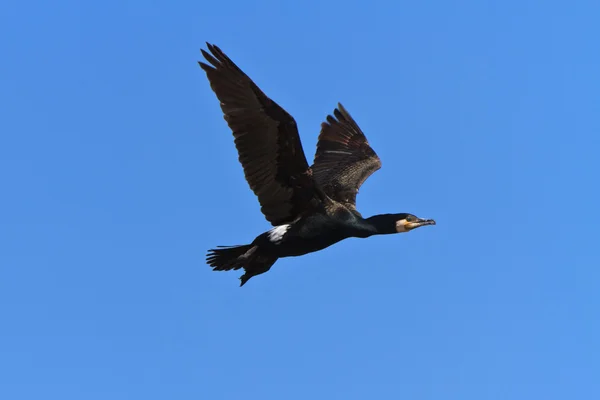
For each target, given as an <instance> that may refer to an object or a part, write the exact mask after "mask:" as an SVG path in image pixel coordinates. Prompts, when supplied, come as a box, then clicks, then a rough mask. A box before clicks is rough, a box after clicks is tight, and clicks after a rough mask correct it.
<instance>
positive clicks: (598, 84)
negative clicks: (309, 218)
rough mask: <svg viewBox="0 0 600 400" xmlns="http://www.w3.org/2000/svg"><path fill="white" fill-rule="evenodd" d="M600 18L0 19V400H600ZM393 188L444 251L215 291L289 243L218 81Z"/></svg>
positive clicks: (297, 271) (404, 14)
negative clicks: (233, 253)
mask: <svg viewBox="0 0 600 400" xmlns="http://www.w3.org/2000/svg"><path fill="white" fill-rule="evenodd" d="M598 15H600V3H598V2H596V1H591V0H590V1H573V2H569V3H566V2H558V1H515V0H509V1H504V2H485V1H475V0H472V1H453V2H447V1H421V2H414V1H411V2H408V1H379V2H377V1H374V2H370V3H365V2H353V1H344V2H341V1H330V2H317V1H305V2H298V3H292V2H276V1H254V2H246V1H239V0H232V1H230V2H203V1H193V2H192V1H181V2H167V1H148V2H143V1H139V0H137V1H119V2H116V1H103V2H77V1H58V2H39V1H38V2H36V1H34V2H17V1H8V2H3V3H2V5H1V6H0V47H1V49H2V64H1V66H0V70H1V71H2V73H1V76H2V78H0V109H1V110H2V118H0V132H1V133H0V183H1V186H2V196H0V210H1V211H0V247H1V251H0V321H1V324H0V355H1V356H0V398H3V399H11V400H18V399H41V398H43V399H61V400H67V399H86V400H93V399H107V398H110V399H114V400H118V399H136V398H140V399H142V398H143V399H170V398H173V399H175V398H176V399H188V398H189V399H192V398H193V399H198V398H201V399H214V400H217V399H240V398H246V399H292V400H293V399H305V398H316V399H330V398H340V399H365V398H377V399H445V400H451V399H457V400H471V399H472V400H484V399H485V400H487V399H498V400H500V399H502V400H504V399H511V400H520V399H523V400H525V399H527V400H529V399H532V398H534V399H546V400H547V399H567V398H574V399H593V398H600V383H599V382H600V381H599V379H598V376H599V373H600V341H599V339H598V338H599V337H600V322H599V321H600V311H599V310H600V294H599V293H600V290H599V289H600V272H599V267H600V257H599V256H598V251H597V248H596V246H597V240H598V233H597V229H598V223H599V222H600V215H599V212H598V211H597V205H598V200H599V196H598V186H597V184H598V173H599V171H600V165H598V164H599V163H598V161H597V152H598V133H599V132H600V118H599V117H598V110H599V109H600V95H599V93H600V78H599V74H598V71H600V51H598V39H597V38H598V37H600V28H599V27H598V23H597V20H598ZM205 41H210V42H213V43H216V44H218V45H219V46H220V47H221V48H222V49H223V50H224V51H225V52H226V53H227V54H228V55H230V56H231V57H232V58H233V59H234V60H235V62H237V63H238V64H239V65H240V66H241V67H242V68H243V69H244V70H245V71H246V72H247V73H248V74H249V75H250V76H251V77H252V78H253V79H254V80H255V81H256V82H257V83H258V84H259V85H260V87H261V88H262V89H263V90H264V91H265V92H266V93H267V94H268V95H269V96H271V97H272V98H273V99H275V100H276V101H277V102H278V103H279V104H281V105H282V106H283V107H284V108H286V109H287V110H288V111H289V112H290V113H291V114H292V115H293V116H294V117H295V118H296V121H297V122H298V125H299V127H300V132H301V137H302V140H303V145H304V148H305V151H306V153H307V156H308V157H309V158H310V160H312V156H313V154H314V149H315V144H316V138H317V135H318V132H319V124H320V123H321V121H323V119H324V118H325V116H326V115H327V114H328V113H330V112H331V111H332V110H333V108H334V107H335V105H336V104H337V102H338V101H340V102H342V103H343V104H344V105H345V107H346V108H347V109H348V110H349V111H350V112H351V113H352V115H353V116H354V118H355V119H356V120H357V121H358V123H359V124H360V126H361V127H362V129H363V130H364V131H365V133H366V134H367V137H368V139H369V142H370V143H371V145H372V146H373V147H374V149H375V150H376V151H377V153H378V154H379V156H380V157H381V159H382V161H383V168H382V169H381V170H380V171H378V172H377V173H376V174H374V175H373V176H372V177H371V178H370V179H369V180H368V181H367V183H366V184H365V185H364V186H363V188H362V190H361V193H360V195H359V198H358V206H359V209H360V210H361V211H362V213H363V214H364V215H372V214H376V213H386V212H412V213H415V214H417V215H419V216H423V217H432V218H435V219H436V220H437V222H438V225H437V226H435V227H428V228H423V229H419V230H417V231H415V232H411V233H410V234H407V235H391V236H388V237H375V238H370V239H367V240H359V239H353V240H348V241H345V242H342V243H340V244H338V245H336V246H333V247H331V248H329V249H327V250H325V251H322V252H319V253H315V254H311V255H308V256H304V257H299V258H292V259H284V260H280V261H279V262H278V263H277V264H276V265H275V267H274V268H273V269H272V270H271V271H270V272H269V273H268V274H265V275H262V276H260V277H257V278H254V279H252V280H251V281H250V282H249V283H248V284H247V285H246V286H245V287H244V288H242V289H240V288H239V287H238V284H239V281H238V280H237V277H238V275H239V273H238V272H231V273H216V272H212V271H211V270H210V268H209V267H208V266H206V265H205V264H204V255H205V252H206V250H207V249H209V248H211V247H213V246H215V245H228V244H242V243H247V242H250V241H251V240H252V239H253V238H254V237H255V236H256V235H257V234H259V233H261V232H263V231H264V230H266V229H268V228H269V225H268V223H267V222H266V221H265V220H264V218H263V216H262V214H261V213H260V211H259V207H258V203H257V201H256V199H255V197H254V195H253V194H252V193H251V191H250V190H249V189H248V187H247V184H246V182H245V181H244V179H243V174H242V169H241V167H240V166H239V164H238V162H237V155H236V153H235V148H234V146H233V141H232V137H231V134H230V131H229V130H228V128H227V126H226V124H225V122H224V121H223V119H222V116H221V113H220V110H219V107H218V102H217V100H216V98H215V96H214V94H213V93H212V91H210V89H209V86H208V83H207V80H206V77H205V76H204V74H203V73H202V71H201V70H200V68H198V66H197V64H196V61H197V60H198V59H199V58H200V53H199V49H200V48H201V47H203V46H204V42H205Z"/></svg>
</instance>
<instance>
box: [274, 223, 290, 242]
mask: <svg viewBox="0 0 600 400" xmlns="http://www.w3.org/2000/svg"><path fill="white" fill-rule="evenodd" d="M290 226H291V225H290V224H286V225H279V226H276V227H275V228H273V229H271V230H270V231H269V240H270V241H271V242H273V243H279V242H281V239H283V235H285V234H286V232H287V231H288V229H290Z"/></svg>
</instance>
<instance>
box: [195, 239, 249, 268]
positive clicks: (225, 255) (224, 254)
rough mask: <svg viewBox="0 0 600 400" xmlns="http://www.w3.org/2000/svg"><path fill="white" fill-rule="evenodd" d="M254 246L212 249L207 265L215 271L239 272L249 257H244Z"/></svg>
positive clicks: (207, 256)
mask: <svg viewBox="0 0 600 400" xmlns="http://www.w3.org/2000/svg"><path fill="white" fill-rule="evenodd" d="M250 249H252V245H250V244H247V245H243V246H217V248H216V249H211V250H209V251H208V254H207V255H206V263H207V264H208V265H210V266H211V267H212V268H213V270H214V271H230V270H232V269H233V270H238V269H240V268H242V267H243V266H244V262H246V261H247V260H248V257H242V256H244V255H245V254H246V253H247V252H248V251H249V250H250Z"/></svg>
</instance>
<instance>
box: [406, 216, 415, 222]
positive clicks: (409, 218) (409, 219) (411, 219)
mask: <svg viewBox="0 0 600 400" xmlns="http://www.w3.org/2000/svg"><path fill="white" fill-rule="evenodd" d="M414 220H415V217H412V216H411V217H406V221H407V222H413V221H414Z"/></svg>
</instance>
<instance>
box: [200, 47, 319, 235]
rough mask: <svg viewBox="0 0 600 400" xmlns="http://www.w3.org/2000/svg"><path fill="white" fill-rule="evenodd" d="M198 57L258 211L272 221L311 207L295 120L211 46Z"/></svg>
mask: <svg viewBox="0 0 600 400" xmlns="http://www.w3.org/2000/svg"><path fill="white" fill-rule="evenodd" d="M207 46H208V50H209V51H210V53H208V52H206V51H204V50H202V55H203V56H204V58H205V59H206V61H208V63H210V65H208V64H206V63H203V62H198V63H199V64H200V67H201V68H202V69H203V70H204V71H205V72H206V76H207V77H208V80H209V81H210V87H211V88H212V90H213V91H214V92H215V94H216V95H217V98H218V99H219V101H220V103H221V109H222V110H223V114H224V118H225V120H226V121H227V124H228V125H229V127H230V128H231V130H232V131H233V136H234V138H235V146H236V148H237V151H238V155H239V161H240V163H241V164H242V167H243V168H244V174H245V176H246V180H247V181H248V184H249V185H250V188H251V189H252V191H253V192H254V194H256V195H257V196H258V201H259V202H260V205H261V211H262V213H263V214H264V215H265V217H266V218H267V220H268V221H269V222H271V224H273V225H281V224H284V223H287V222H290V221H292V220H294V219H295V217H296V216H298V215H299V214H300V213H301V212H303V211H305V210H308V209H309V208H310V207H311V206H314V205H315V204H316V203H317V202H318V200H316V197H315V191H314V181H313V179H312V175H311V171H310V168H309V167H308V162H307V161H306V157H305V155H304V151H303V149H302V143H301V142H300V136H299V135H298V128H297V126H296V121H294V118H292V116H291V115H289V114H288V113H287V112H286V111H285V110H284V109H283V108H281V107H280V106H279V105H278V104H277V103H275V102H274V101H273V100H271V99H269V98H268V97H267V96H266V95H265V94H264V93H263V92H262V91H261V90H260V89H259V88H258V86H256V84H255V83H254V82H252V80H251V79H250V78H249V77H248V76H247V75H246V74H245V73H244V72H243V71H242V70H241V69H240V68H238V67H237V65H235V64H234V63H233V61H231V59H229V57H227V56H226V55H225V53H223V52H222V51H221V49H219V48H218V47H217V46H214V45H211V44H208V43H207Z"/></svg>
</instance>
